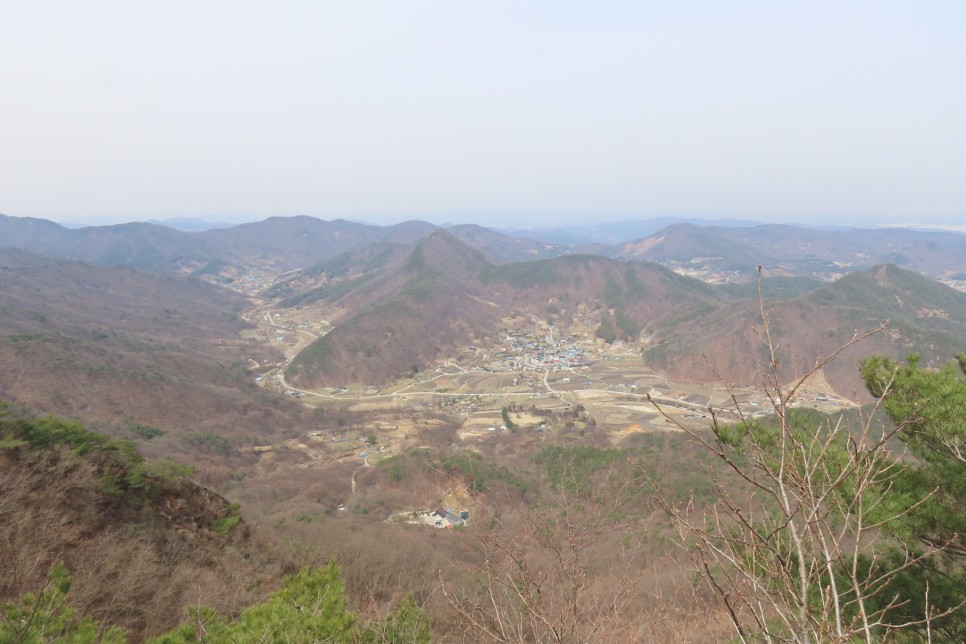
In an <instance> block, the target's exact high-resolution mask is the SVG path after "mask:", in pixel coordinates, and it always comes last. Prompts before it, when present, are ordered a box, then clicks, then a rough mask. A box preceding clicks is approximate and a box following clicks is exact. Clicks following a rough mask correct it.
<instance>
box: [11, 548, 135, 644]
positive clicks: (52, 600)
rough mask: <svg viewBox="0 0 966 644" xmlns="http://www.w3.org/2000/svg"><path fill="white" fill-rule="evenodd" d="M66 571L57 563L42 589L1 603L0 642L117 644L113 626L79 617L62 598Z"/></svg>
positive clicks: (121, 636)
mask: <svg viewBox="0 0 966 644" xmlns="http://www.w3.org/2000/svg"><path fill="white" fill-rule="evenodd" d="M70 585H71V581H70V574H68V572H67V568H66V567H64V564H63V563H61V562H59V561H58V562H57V563H56V564H54V567H53V568H52V569H51V570H50V573H49V574H48V575H47V579H46V581H45V583H44V586H43V588H42V589H41V590H40V591H38V592H36V593H25V594H24V595H23V596H21V597H20V600H19V601H10V602H7V603H6V604H4V606H3V612H2V613H0V642H5V643H6V642H9V643H10V644H40V643H41V642H55V641H56V642H65V643H70V644H95V643H101V642H103V643H106V644H114V643H117V644H120V643H122V642H124V641H125V638H124V633H123V632H122V631H121V630H120V629H118V628H115V627H107V628H104V627H102V626H101V625H100V624H98V623H97V622H95V621H94V620H93V619H91V618H90V617H83V618H79V617H77V615H76V611H75V610H74V609H73V608H71V607H70V606H69V605H68V604H67V602H66V601H65V596H66V595H67V593H68V592H69V591H70Z"/></svg>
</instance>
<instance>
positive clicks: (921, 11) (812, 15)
mask: <svg viewBox="0 0 966 644" xmlns="http://www.w3.org/2000/svg"><path fill="white" fill-rule="evenodd" d="M964 34H966V2H964V1H963V0H950V1H948V2H930V1H928V0H904V1H902V2H890V1H888V0H870V1H849V0H836V1H834V2H824V1H821V0H818V1H816V0H812V1H810V2H782V1H779V0H771V1H767V2H764V1H763V2H738V1H727V0H720V1H719V0H716V1H711V0H709V1H705V2H697V1H693V2H692V1H687V0H680V1H675V2H667V1H662V2H648V1H637V2H630V1H629V2H609V1H606V0H593V1H591V0H586V1H584V2H567V1H561V0H554V1H546V2H535V1H531V2H526V1H524V0H516V1H513V2H501V1H498V0H486V1H483V0H480V1H473V0H446V1H439V2H420V1H418V0H390V1H386V2H367V1H365V0H351V1H345V0H341V1H339V2H334V1H333V2H325V1H309V0H305V1H292V2H267V1H261V2H247V1H241V0H231V1H227V2H214V1H210V0H195V1H192V2H180V1H176V0H168V1H166V2H140V1H127V0H124V1H117V2H100V1H96V0H87V1H86V2H72V1H64V2H48V1H43V0H31V1H29V2H3V3H2V5H0V212H2V213H5V214H9V215H20V216H36V217H44V218H50V219H55V220H57V221H85V222H113V221H122V220H123V221H127V220H134V219H148V218H168V217H184V216H188V217H203V218H207V219H220V220H224V221H240V220H253V219H261V218H264V217H267V216H271V215H294V214H308V215H313V216H317V217H321V218H323V219H334V218H337V217H345V218H350V219H360V220H366V221H370V222H374V223H389V222H395V221H399V220H402V219H406V218H414V217H415V218H422V219H427V220H430V221H450V222H460V221H476V222H478V223H483V224H505V223H507V222H513V223H519V224H523V223H551V222H573V221H582V220H584V221H585V220H589V219H606V220H615V219H632V218H647V217H654V216H660V215H668V214H672V215H692V216H702V217H709V218H716V217H726V216H731V217H742V218H754V219H758V220H763V221H798V222H805V221H819V222H840V223H844V222H846V221H849V222H853V223H877V222H879V223H884V222H889V221H893V222H894V221H920V222H926V221H929V222H933V223H964V220H966V37H964Z"/></svg>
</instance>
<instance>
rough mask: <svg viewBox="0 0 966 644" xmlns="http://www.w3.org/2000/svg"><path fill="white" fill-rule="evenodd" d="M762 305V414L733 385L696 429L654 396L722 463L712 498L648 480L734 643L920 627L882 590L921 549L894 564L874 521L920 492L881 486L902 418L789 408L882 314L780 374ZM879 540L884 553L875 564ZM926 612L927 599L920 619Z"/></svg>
mask: <svg viewBox="0 0 966 644" xmlns="http://www.w3.org/2000/svg"><path fill="white" fill-rule="evenodd" d="M759 301H760V302H761V301H762V300H761V296H760V288H759ZM769 314H770V309H768V308H767V307H766V306H765V305H764V304H763V303H762V304H761V306H760V315H761V327H760V328H759V329H756V330H755V332H756V335H757V337H758V338H759V339H760V340H761V342H762V345H763V346H764V348H765V350H766V351H767V356H768V364H767V367H766V368H765V369H764V373H765V376H764V378H765V384H764V387H763V391H764V392H765V393H766V394H767V397H768V399H769V400H770V403H771V410H770V412H771V414H770V417H769V418H767V419H762V420H759V419H755V418H752V417H750V416H748V415H747V414H746V412H745V410H744V409H743V408H742V406H741V405H740V404H739V403H738V399H737V397H736V396H735V395H734V393H732V396H731V406H730V410H729V411H730V413H731V414H733V415H734V417H731V418H728V419H727V420H725V419H724V416H723V414H722V412H721V410H714V409H711V410H710V411H711V414H712V419H713V420H712V424H711V427H710V430H697V429H694V428H692V427H689V426H688V425H685V424H682V423H680V422H679V421H677V420H676V418H675V417H674V416H672V415H669V414H667V413H666V412H664V410H661V408H660V406H659V405H658V404H657V403H656V402H655V401H652V403H653V404H654V405H655V406H656V407H657V408H658V409H659V410H660V411H661V413H662V414H663V415H664V416H665V418H666V419H667V420H668V421H669V422H671V423H674V424H675V425H676V426H677V427H678V428H679V429H681V430H683V431H685V432H688V434H689V435H690V436H691V438H692V439H693V440H695V441H696V442H697V443H699V444H700V445H701V446H703V447H704V448H705V449H707V450H708V451H709V452H710V453H711V454H713V455H714V456H715V457H716V459H717V460H718V462H719V463H720V464H721V466H722V467H721V469H722V471H718V472H715V473H714V474H713V478H714V481H715V487H716V491H717V497H718V500H717V502H716V503H715V504H713V505H712V506H711V507H710V508H708V509H705V510H702V511H698V510H696V509H695V508H694V507H693V506H690V505H689V506H687V507H680V506H677V505H675V504H673V503H671V502H669V501H668V500H667V498H666V497H665V496H664V495H663V494H662V491H661V490H660V488H659V486H658V484H657V483H656V482H654V481H652V485H654V489H655V492H656V496H657V498H658V501H659V503H660V504H661V506H662V507H663V509H664V511H665V512H666V513H667V514H668V515H669V516H670V517H671V518H672V519H673V520H674V522H675V524H676V526H677V527H678V534H679V540H680V544H681V545H682V546H683V547H684V548H686V549H687V550H688V551H689V552H690V553H691V554H692V557H693V559H694V561H695V563H696V565H697V567H698V569H699V570H700V571H702V573H703V578H704V580H705V581H706V582H707V583H708V584H709V586H710V587H711V588H712V589H713V590H714V592H715V593H716V594H717V595H718V596H719V598H720V599H721V601H722V602H723V604H724V605H725V606H726V608H727V610H728V614H729V616H730V619H731V622H732V624H733V626H734V628H735V630H736V632H737V634H738V638H739V639H740V640H741V641H743V642H744V641H752V640H762V641H768V642H773V641H776V642H802V643H805V642H846V641H848V642H851V641H856V640H864V641H869V642H871V641H879V640H881V639H883V638H884V637H887V636H888V635H889V634H890V633H892V632H894V631H896V630H900V629H903V628H906V627H910V626H913V625H916V626H920V627H921V626H922V622H919V623H918V624H913V623H905V624H897V623H895V622H894V621H893V620H891V619H889V616H890V614H891V613H892V612H893V611H894V610H895V609H896V608H897V606H898V604H899V602H900V601H901V600H900V599H899V598H898V597H897V596H891V597H890V596H886V595H887V594H888V593H889V592H890V591H889V586H890V584H891V583H892V582H893V581H894V580H895V579H896V576H897V575H899V574H901V573H902V572H903V571H904V570H907V569H908V568H909V567H911V566H913V565H914V564H915V563H916V562H917V561H919V560H921V559H922V558H923V557H926V556H928V555H929V554H930V553H928V552H926V553H922V552H919V553H914V552H908V551H906V552H905V556H904V557H902V558H900V559H899V560H898V562H897V561H896V559H895V557H894V555H895V553H896V552H897V551H898V550H899V549H900V548H901V544H898V543H896V542H894V541H890V540H888V539H886V538H884V537H883V535H882V531H881V528H882V526H883V525H885V524H886V523H888V522H890V521H896V520H899V519H900V518H901V517H903V516H905V515H906V514H907V513H909V512H910V511H911V510H912V509H913V508H915V507H916V505H917V504H919V503H922V502H923V499H918V500H916V499H913V500H911V501H909V502H907V503H904V504H899V505H896V504H895V503H894V501H893V500H894V498H895V496H894V495H893V494H891V493H892V492H893V483H894V481H895V478H896V476H897V474H898V473H899V471H900V468H901V467H902V464H901V462H900V461H899V460H898V459H897V458H896V457H895V455H893V454H891V453H890V451H889V449H888V443H889V441H890V439H892V438H893V436H895V435H896V434H897V433H898V432H900V431H902V426H901V425H900V426H883V425H881V424H877V423H875V422H873V419H872V416H873V414H866V415H864V416H863V415H861V414H860V416H859V418H860V420H859V422H857V423H845V422H842V420H841V419H839V420H837V421H833V420H830V419H828V418H824V419H820V418H819V417H818V416H817V415H808V414H805V413H803V412H800V411H798V410H796V409H793V407H794V406H795V405H796V400H797V398H798V396H799V395H800V393H801V390H802V388H803V385H804V384H805V383H806V381H808V379H809V378H810V377H811V376H813V375H815V374H816V373H817V372H818V371H819V370H820V369H822V368H823V367H824V366H826V365H827V364H829V363H830V362H831V361H832V360H834V359H835V358H836V357H837V356H839V355H840V354H841V353H842V352H843V351H844V350H845V349H847V348H849V347H851V346H853V345H854V344H856V343H857V342H860V341H862V340H863V339H864V338H866V337H868V336H869V335H872V334H874V333H878V332H880V331H882V330H883V329H884V328H886V326H887V323H886V324H883V325H881V326H880V327H879V328H877V329H875V330H873V331H871V332H869V333H865V334H860V333H858V332H857V333H856V334H855V335H854V337H853V338H852V339H851V340H850V341H849V342H848V343H847V344H845V345H844V346H842V347H841V348H839V349H838V350H836V351H834V352H832V353H831V354H830V355H828V356H827V357H825V358H822V359H820V360H818V361H817V362H816V363H815V365H814V366H813V367H812V368H811V369H810V370H809V371H808V372H807V373H806V374H805V375H804V376H802V377H799V378H797V379H795V380H792V381H791V384H785V383H787V382H789V380H785V379H784V378H783V374H782V373H781V369H780V366H779V356H778V346H777V343H776V341H775V339H774V338H773V337H772V334H771V329H770V326H769ZM887 550H888V551H889V552H890V553H891V554H892V555H893V558H892V559H891V561H890V564H889V565H882V563H881V562H882V561H883V557H884V555H885V552H886V551H887ZM926 602H927V605H928V597H926ZM931 617H932V618H934V617H936V615H930V611H929V609H928V608H927V610H926V617H925V618H924V620H925V621H926V622H928V621H929V620H930V619H931ZM926 626H928V623H927V624H926ZM927 631H928V628H927Z"/></svg>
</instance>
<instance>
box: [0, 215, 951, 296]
mask: <svg viewBox="0 0 966 644" xmlns="http://www.w3.org/2000/svg"><path fill="white" fill-rule="evenodd" d="M668 222H671V223H668ZM721 223H723V224H727V225H721ZM753 224H754V222H746V221H740V220H727V221H725V222H719V224H716V225H710V224H708V222H704V223H703V225H697V224H695V223H688V222H682V220H679V219H670V218H666V219H654V220H650V221H637V222H618V223H613V224H606V223H602V224H588V225H586V226H570V227H567V228H561V229H559V230H556V229H552V230H550V229H531V230H527V231H525V232H528V233H532V234H534V235H535V236H537V237H540V240H539V241H538V240H534V239H530V238H526V237H524V236H523V231H520V230H516V231H511V232H513V234H512V235H510V234H505V233H504V232H500V231H497V230H493V229H489V228H485V227H483V226H478V225H475V224H460V225H454V226H448V227H446V228H445V230H447V231H448V232H449V233H450V234H451V235H452V236H454V237H455V238H457V239H459V240H461V241H463V242H464V243H466V244H467V245H468V246H470V247H472V248H474V249H476V250H479V251H481V252H483V253H484V254H485V255H486V257H487V258H488V259H489V260H490V261H492V262H494V263H512V262H519V261H527V260H539V259H548V258H552V257H558V256H561V255H564V254H568V253H583V254H592V255H601V256H605V257H611V258H614V259H620V260H647V261H655V262H659V263H662V264H664V265H665V266H668V267H670V268H672V269H673V270H675V271H677V272H679V273H682V274H687V275H691V276H694V277H699V278H701V279H703V280H705V281H711V282H747V281H752V280H753V279H754V276H755V274H756V270H757V267H758V266H763V267H764V268H765V269H766V271H767V274H769V275H775V276H803V277H809V278H813V279H819V280H823V281H830V280H833V279H836V278H837V277H840V276H842V275H844V274H846V273H849V272H853V271H861V270H866V269H868V268H871V267H872V266H876V265H878V264H883V263H893V264H896V265H897V266H900V267H902V268H905V269H908V270H915V271H917V272H920V273H922V274H924V275H927V276H929V277H935V278H954V277H956V276H966V235H963V234H961V233H957V232H926V231H921V230H916V231H912V230H906V229H901V228H876V229H830V228H825V229H818V228H804V227H798V226H790V225H778V224H754V225H753ZM441 229H443V228H441V227H439V226H436V225H435V224H431V223H428V222H424V221H418V220H412V221H407V222H402V223H399V224H395V225H392V226H375V225H371V224H363V223H357V222H351V221H347V220H343V219H336V220H332V221H324V220H321V219H316V218H314V217H309V216H297V217H270V218H268V219H265V220H263V221H260V222H253V223H247V224H240V225H237V226H230V227H225V228H215V229H210V230H204V231H194V232H185V231H181V230H175V229H174V228H170V227H168V226H163V225H156V224H151V223H130V224H118V225H113V226H89V227H86V228H79V229H71V228H66V227H64V226H61V225H59V224H55V223H53V222H50V221H46V220H43V219H31V218H19V217H8V216H3V215H0V246H11V247H17V248H24V249H27V250H31V251H33V252H38V253H42V254H45V255H50V256H52V257H58V258H63V259H73V260H79V261H85V262H90V263H95V264H103V265H126V266H132V267H135V268H139V269H143V270H151V271H161V272H179V273H184V274H191V273H195V274H199V275H202V274H207V275H222V276H225V277H227V278H233V277H237V276H238V275H240V274H242V273H245V272H247V271H250V270H260V271H267V272H270V273H274V274H278V273H285V272H290V271H296V270H300V269H305V268H307V267H310V266H313V265H315V264H318V263H320V262H325V261H328V260H332V259H334V258H336V257H339V256H340V255H342V254H344V253H346V252H349V251H351V250H353V249H356V248H359V247H362V246H365V245H367V244H374V243H379V242H383V243H394V244H411V243H414V242H416V241H419V240H420V239H424V238H426V237H428V236H429V235H431V234H433V233H434V232H435V231H437V230H441ZM555 230H556V232H554V231H555ZM561 231H562V234H560V235H557V232H561ZM631 234H634V235H638V236H636V237H633V238H631V239H629V240H627V237H628V236H629V235H631ZM615 239H625V240H626V241H620V242H619V243H610V242H612V241H613V240H615ZM608 240H609V241H608ZM960 279H961V278H960Z"/></svg>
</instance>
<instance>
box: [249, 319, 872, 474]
mask: <svg viewBox="0 0 966 644" xmlns="http://www.w3.org/2000/svg"><path fill="white" fill-rule="evenodd" d="M244 317H245V318H246V319H247V320H249V321H251V322H253V323H254V324H256V325H257V327H258V331H257V332H255V334H254V337H256V338H258V339H260V340H261V341H262V342H265V343H267V344H268V345H269V346H274V347H282V348H283V349H284V351H285V355H286V360H285V362H284V363H282V364H280V365H277V366H274V367H273V368H271V369H270V370H268V371H260V372H259V375H258V376H256V378H257V380H258V383H259V384H260V385H261V386H263V387H271V388H275V389H277V390H278V391H279V392H280V393H283V394H286V395H288V396H291V397H293V398H297V399H298V400H299V401H300V402H301V404H303V405H304V406H306V407H309V408H316V407H320V406H324V407H326V408H329V409H333V408H338V409H341V410H345V411H346V412H350V413H359V414H364V415H365V417H366V418H367V419H368V421H367V423H366V424H365V426H363V427H361V428H359V431H360V432H363V433H364V432H372V435H373V436H377V437H378V443H377V444H378V446H379V448H378V450H377V451H376V452H370V453H369V454H368V455H367V457H366V458H371V459H372V460H374V461H376V462H377V461H379V460H381V459H384V458H387V457H390V456H392V455H394V454H399V453H402V452H404V451H406V450H407V449H412V448H416V447H419V446H420V445H421V444H422V441H421V438H420V435H419V431H418V428H417V427H415V426H414V425H413V422H412V419H413V417H414V415H416V414H422V413H427V412H438V413H445V414H448V415H454V416H456V417H458V418H459V419H460V422H461V424H460V427H459V429H458V431H457V432H456V436H457V437H458V439H459V443H458V445H457V446H458V447H460V448H465V449H474V446H475V445H476V444H477V443H480V442H483V441H487V442H499V441H500V439H501V436H504V435H505V434H506V432H508V431H519V432H524V433H528V434H532V435H534V436H537V437H538V438H539V439H540V440H553V439H551V438H550V437H552V436H556V435H557V434H558V433H564V434H565V433H568V431H570V430H573V431H576V432H578V433H579V436H580V437H586V438H587V439H588V440H590V439H591V438H593V440H594V441H595V442H597V443H601V444H608V445H611V446H621V445H622V444H623V442H624V441H625V440H626V439H627V438H628V437H630V436H632V435H634V434H639V433H655V432H658V433H659V432H669V431H680V429H679V428H678V427H677V426H676V425H675V424H674V423H671V422H670V421H669V419H668V418H667V417H666V416H669V417H670V418H672V419H674V421H675V422H676V423H681V424H685V425H688V426H691V427H694V428H700V427H703V426H706V425H707V424H708V423H709V422H710V419H711V412H712V411H713V412H714V413H715V414H717V415H718V416H719V417H721V418H734V417H735V405H736V404H737V405H738V406H740V408H741V410H742V413H743V414H745V415H746V416H747V417H756V416H757V417H764V416H767V415H769V414H771V413H773V410H772V409H771V406H770V404H769V401H768V399H767V397H766V396H765V394H764V393H763V392H762V390H761V388H756V387H751V386H747V385H746V386H740V387H736V386H732V387H729V386H726V384H725V383H720V384H719V385H717V386H713V385H708V384H704V383H699V382H693V381H685V380H675V379H671V378H668V377H666V376H664V375H662V374H660V373H659V372H657V371H656V370H654V369H652V368H649V367H648V365H647V364H646V361H645V359H644V358H643V357H642V356H643V354H644V353H645V352H646V349H647V348H648V346H649V341H648V340H647V339H646V338H645V339H643V340H641V341H638V342H615V343H613V344H610V343H607V342H605V341H604V340H602V339H600V338H598V337H596V336H595V334H594V329H593V327H590V326H588V327H583V328H578V329H573V328H572V329H571V330H570V333H569V334H568V335H567V336H566V337H562V336H561V335H560V333H559V331H557V330H556V329H555V327H553V326H551V325H548V324H547V323H546V322H545V321H541V320H537V319H533V318H523V317H516V318H511V319H507V320H504V322H505V323H507V324H512V325H513V327H509V326H508V327H506V328H505V329H504V331H503V333H502V334H501V336H499V337H497V338H494V339H492V341H490V342H486V343H485V346H484V343H477V344H473V345H467V346H464V347H462V348H460V349H459V350H458V351H457V352H456V353H455V354H454V355H452V356H447V357H444V358H442V359H441V360H440V361H439V362H438V363H436V364H434V365H431V366H430V367H428V368H426V369H423V370H420V371H418V372H415V373H412V374H410V375H407V376H405V377H403V378H400V379H398V380H395V381H393V382H390V383H388V384H385V385H383V386H375V385H366V384H365V383H346V384H345V385H341V386H333V387H317V388H299V387H295V386H293V385H291V384H290V383H288V382H287V381H286V378H285V369H286V367H287V366H288V364H290V363H291V361H292V360H293V359H294V358H295V357H296V356H297V355H298V353H299V352H300V351H301V350H302V349H304V348H305V347H306V346H307V345H308V344H309V343H310V342H312V341H313V340H314V339H317V338H318V337H320V336H324V335H325V334H327V333H329V332H330V331H331V330H332V327H331V326H330V325H329V323H328V322H327V321H326V319H327V317H329V316H328V315H326V311H325V310H323V309H321V308H317V307H309V308H306V309H304V310H300V311H295V310H292V309H288V308H273V307H272V305H271V304H264V303H260V304H258V305H256V306H255V308H253V309H252V310H251V311H249V312H248V313H246V314H245V316H244ZM795 404H796V406H801V407H808V408H812V409H816V410H819V411H822V412H834V411H839V410H842V409H847V408H854V407H856V406H857V403H856V402H855V401H853V400H849V399H848V398H846V397H843V396H841V395H839V394H837V393H836V392H834V391H833V390H832V389H831V388H830V387H829V386H828V384H827V383H826V382H825V380H824V378H823V377H822V374H821V372H819V373H818V374H817V375H816V376H814V377H813V378H812V379H811V380H810V381H809V382H808V383H807V385H806V386H805V387H803V388H802V389H801V390H800V392H799V395H798V396H797V398H796V403H795ZM505 410H506V412H507V416H508V417H509V419H510V426H508V424H507V422H506V419H505V418H504V415H503V414H504V411H505ZM553 415H557V416H560V417H566V418H570V419H579V421H578V423H575V422H573V420H569V421H564V423H563V424H562V425H560V426H555V425H554V424H551V423H549V422H547V418H548V417H550V416H553ZM665 415H666V416H665ZM577 424H579V425H580V429H575V428H576V426H577ZM327 431H330V432H337V430H336V429H334V428H332V429H329V430H327ZM588 432H590V433H591V435H588ZM322 435H324V432H319V431H316V432H313V433H312V434H311V435H310V436H309V437H308V438H310V439H314V440H309V441H307V442H306V443H305V445H302V449H305V450H306V451H307V452H308V453H310V454H311V456H312V458H313V459H314V460H322V461H324V460H331V459H332V458H344V457H345V456H346V455H347V454H348V453H355V452H357V451H359V449H363V451H364V450H365V447H366V446H367V445H368V444H369V442H367V441H362V442H358V441H357V442H356V443H354V444H350V445H344V444H340V445H338V446H333V447H336V449H335V454H334V455H333V450H332V449H330V448H329V447H330V446H329V445H328V444H327V443H326V442H325V441H323V440H320V436H322ZM359 439H360V440H362V436H361V435H360V437H359ZM338 440H339V441H340V443H345V442H346V441H347V440H348V439H346V438H344V437H342V438H339V439H338ZM373 443H374V444H375V443H376V441H373ZM320 444H322V445H320ZM313 445H315V446H316V447H312V446H313ZM259 449H267V447H265V448H259Z"/></svg>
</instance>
